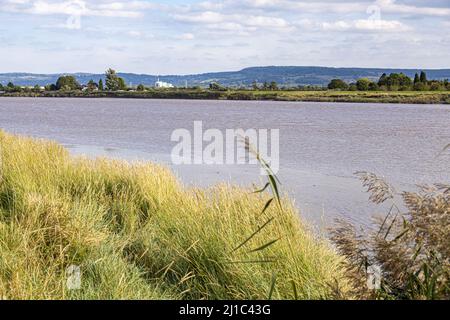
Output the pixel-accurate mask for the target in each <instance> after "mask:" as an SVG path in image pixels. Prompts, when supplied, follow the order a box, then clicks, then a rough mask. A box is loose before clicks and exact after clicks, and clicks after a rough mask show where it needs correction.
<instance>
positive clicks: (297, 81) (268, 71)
mask: <svg viewBox="0 0 450 320" xmlns="http://www.w3.org/2000/svg"><path fill="white" fill-rule="evenodd" d="M420 71H422V70H421V69H383V68H327V67H294V66H293V67H277V66H271V67H251V68H245V69H243V70H240V71H231V72H215V73H203V74H193V75H182V76H181V75H166V76H160V77H159V78H160V80H161V81H165V82H170V83H172V84H174V85H175V86H185V84H186V83H187V84H188V86H202V87H206V86H208V85H209V84H210V83H211V82H218V83H220V84H222V85H225V86H230V87H239V86H250V85H251V84H252V83H253V81H257V82H259V83H262V82H264V81H267V82H270V81H276V82H277V83H278V84H279V85H282V86H299V85H319V86H320V85H322V86H325V85H327V84H328V83H329V81H330V80H331V79H334V78H340V79H343V80H345V81H347V82H353V81H356V80H357V79H358V78H370V79H378V78H379V77H380V76H381V75H382V74H383V73H392V72H397V73H399V72H403V73H405V74H406V75H408V76H409V77H414V74H415V73H416V72H420ZM423 71H425V72H426V73H427V76H428V79H437V80H443V79H450V69H434V70H426V69H425V70H423ZM60 75H61V74H31V73H0V83H2V84H3V85H5V84H7V83H8V82H9V81H11V82H13V83H14V84H16V85H22V86H32V85H36V84H38V85H42V86H43V85H46V84H50V83H55V82H56V80H57V79H58V77H59V76H60ZM72 75H74V76H75V77H76V78H77V79H78V81H79V82H80V83H82V84H86V83H87V82H88V81H89V80H91V79H93V80H94V81H96V82H97V81H98V80H99V79H100V78H103V79H104V75H103V74H91V73H74V74H72ZM119 75H120V76H121V77H123V78H124V79H125V81H126V82H127V84H130V83H131V84H132V85H138V84H140V83H142V84H144V85H153V84H154V83H155V81H157V79H158V76H156V75H146V74H134V73H119Z"/></svg>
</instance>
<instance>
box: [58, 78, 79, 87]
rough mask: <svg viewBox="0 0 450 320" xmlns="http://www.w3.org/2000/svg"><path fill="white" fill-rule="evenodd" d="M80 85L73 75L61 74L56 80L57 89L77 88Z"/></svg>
mask: <svg viewBox="0 0 450 320" xmlns="http://www.w3.org/2000/svg"><path fill="white" fill-rule="evenodd" d="M80 88H81V85H80V84H79V83H78V81H77V80H76V79H75V77H74V76H61V77H59V78H58V80H57V81H56V89H57V90H78V89H80Z"/></svg>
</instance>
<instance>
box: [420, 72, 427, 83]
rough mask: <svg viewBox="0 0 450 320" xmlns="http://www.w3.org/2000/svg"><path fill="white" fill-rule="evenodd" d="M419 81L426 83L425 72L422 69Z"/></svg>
mask: <svg viewBox="0 0 450 320" xmlns="http://www.w3.org/2000/svg"><path fill="white" fill-rule="evenodd" d="M420 82H422V83H427V74H426V73H425V72H424V71H422V72H421V73H420Z"/></svg>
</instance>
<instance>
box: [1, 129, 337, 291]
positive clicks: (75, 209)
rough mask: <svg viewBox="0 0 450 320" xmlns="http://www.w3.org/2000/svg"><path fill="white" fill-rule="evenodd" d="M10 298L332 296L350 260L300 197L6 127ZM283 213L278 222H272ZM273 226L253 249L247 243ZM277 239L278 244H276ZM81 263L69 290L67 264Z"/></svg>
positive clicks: (4, 219) (4, 244)
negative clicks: (181, 177) (278, 201)
mask: <svg viewBox="0 0 450 320" xmlns="http://www.w3.org/2000/svg"><path fill="white" fill-rule="evenodd" d="M0 156H1V167H0V170H1V171H0V298H7V299H96V298H101V299H126V298H132V299H266V298H268V297H269V296H271V297H272V298H274V299H295V298H299V299H306V298H311V299H326V298H329V297H331V295H332V292H331V291H332V289H331V286H330V284H336V282H337V283H338V284H339V285H340V287H341V288H345V285H344V284H343V283H342V282H341V281H342V280H340V279H341V278H342V271H341V268H340V267H339V266H338V265H339V262H340V261H341V259H340V258H339V257H338V256H337V255H336V254H335V253H334V252H333V251H332V250H331V249H330V247H329V246H328V244H327V243H326V242H324V241H323V240H321V239H317V238H315V237H314V236H313V235H312V234H311V233H310V232H309V231H308V228H307V227H306V226H305V225H304V224H303V223H302V222H301V221H300V220H299V219H298V213H297V212H296V210H295V209H294V207H293V206H292V204H291V203H290V202H289V201H288V200H284V201H283V210H279V209H277V207H276V206H272V207H270V208H269V209H268V210H267V211H266V212H264V213H261V211H262V208H263V206H264V204H265V203H266V201H267V197H265V196H263V195H260V194H253V193H251V192H250V190H242V189H238V188H234V187H231V186H217V187H214V188H211V189H187V188H185V187H183V186H182V185H180V183H179V182H178V181H177V180H176V179H175V178H174V176H173V175H172V174H171V172H170V171H168V169H166V168H164V167H161V166H158V165H155V164H151V163H142V164H128V163H125V162H120V161H112V160H104V159H103V160H102V159H97V160H89V159H83V158H73V157H71V156H69V154H68V152H67V151H66V150H65V149H64V148H63V147H61V146H60V145H58V144H55V143H52V142H47V141H38V140H33V139H29V138H24V137H17V136H12V135H9V134H6V133H4V132H1V131H0ZM269 217H273V218H274V219H273V220H268V218H269ZM265 221H271V222H270V223H268V224H267V225H266V226H265V227H264V229H263V230H262V229H261V231H260V232H259V233H257V234H256V235H255V236H254V237H252V238H251V239H250V241H248V242H247V243H245V245H244V246H242V247H241V248H239V249H238V250H234V249H235V248H236V246H238V245H239V244H240V243H242V242H243V241H244V240H245V239H247V238H248V237H249V236H250V235H251V234H253V233H255V231H257V230H258V227H262V224H263V222H265ZM274 239H279V240H278V241H277V242H276V243H273V244H272V245H269V246H267V247H265V245H267V244H268V243H270V242H271V241H273V240H274ZM71 265H77V266H80V268H81V288H80V289H79V290H68V289H67V286H66V281H67V275H66V270H67V268H68V267H69V266H71Z"/></svg>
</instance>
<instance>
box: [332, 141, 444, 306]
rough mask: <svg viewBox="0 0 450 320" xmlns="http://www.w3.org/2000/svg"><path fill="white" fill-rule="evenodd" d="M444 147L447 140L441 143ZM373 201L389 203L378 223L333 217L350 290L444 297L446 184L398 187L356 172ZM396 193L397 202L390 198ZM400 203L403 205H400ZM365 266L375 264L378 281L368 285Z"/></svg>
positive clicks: (376, 295) (378, 295) (368, 295)
mask: <svg viewBox="0 0 450 320" xmlns="http://www.w3.org/2000/svg"><path fill="white" fill-rule="evenodd" d="M446 148H448V146H447V147H446ZM358 175H359V176H360V178H361V179H362V181H363V185H364V186H365V187H366V188H367V191H368V192H370V200H371V201H372V202H374V203H376V204H381V203H389V204H390V206H389V207H390V209H389V211H388V213H387V214H386V215H385V217H378V219H377V223H376V224H377V225H378V228H375V229H373V230H357V229H356V228H355V227H354V226H353V225H351V224H350V223H348V222H345V221H339V222H338V226H337V227H336V228H335V229H334V230H333V231H332V240H333V241H334V243H335V244H336V246H337V248H338V249H339V251H340V253H341V254H343V255H344V256H345V257H346V259H345V260H344V264H343V267H344V268H345V270H346V275H347V278H348V279H350V283H351V287H352V289H351V292H352V295H353V296H354V297H357V298H360V299H428V300H434V299H449V298H450V185H445V184H436V185H433V186H419V187H418V188H419V190H418V191H417V192H401V193H398V192H396V191H395V189H394V188H393V187H391V186H390V185H389V184H388V183H387V182H386V181H384V180H383V179H382V178H379V177H377V176H376V175H374V174H371V173H365V172H361V173H358ZM396 195H398V196H400V198H401V200H402V202H403V204H402V205H399V204H397V203H396V201H395V199H396ZM403 208H404V209H403ZM370 267H372V268H373V267H378V268H379V270H380V275H379V276H380V286H379V288H373V290H370V289H369V287H368V286H367V284H366V283H367V279H368V273H369V268H370Z"/></svg>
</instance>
